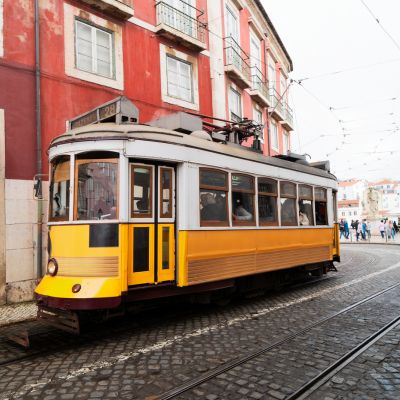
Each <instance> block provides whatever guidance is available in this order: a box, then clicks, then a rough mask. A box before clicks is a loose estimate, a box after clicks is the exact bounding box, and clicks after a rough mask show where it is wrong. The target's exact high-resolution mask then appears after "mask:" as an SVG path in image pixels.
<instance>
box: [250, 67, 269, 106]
mask: <svg viewBox="0 0 400 400" xmlns="http://www.w3.org/2000/svg"><path fill="white" fill-rule="evenodd" d="M268 87H269V84H268V80H267V79H266V78H265V76H264V75H263V73H262V72H261V71H260V70H259V69H258V67H257V66H253V67H251V91H250V94H251V95H252V93H256V92H258V93H260V94H261V96H263V98H264V99H265V100H266V101H267V103H270V98H269V89H268Z"/></svg>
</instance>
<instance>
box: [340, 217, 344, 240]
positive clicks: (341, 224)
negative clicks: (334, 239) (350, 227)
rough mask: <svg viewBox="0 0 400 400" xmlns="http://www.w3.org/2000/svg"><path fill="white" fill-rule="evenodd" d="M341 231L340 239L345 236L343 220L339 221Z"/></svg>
mask: <svg viewBox="0 0 400 400" xmlns="http://www.w3.org/2000/svg"><path fill="white" fill-rule="evenodd" d="M339 231H340V239H341V238H342V236H344V221H343V219H341V220H340V221H339Z"/></svg>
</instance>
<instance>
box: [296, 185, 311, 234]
mask: <svg viewBox="0 0 400 400" xmlns="http://www.w3.org/2000/svg"><path fill="white" fill-rule="evenodd" d="M302 186H304V187H307V188H309V189H311V196H303V195H302V194H301V187H302ZM297 197H298V199H297V202H300V200H310V201H311V210H312V219H313V221H312V222H313V223H312V224H311V223H310V224H309V225H300V218H299V216H300V215H299V216H298V218H297V221H298V225H299V226H301V227H303V226H315V205H314V186H312V185H308V184H306V183H299V184H298V185H297ZM298 213H299V214H300V207H299V210H298Z"/></svg>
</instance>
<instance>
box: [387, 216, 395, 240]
mask: <svg viewBox="0 0 400 400" xmlns="http://www.w3.org/2000/svg"><path fill="white" fill-rule="evenodd" d="M388 236H389V238H392V239H393V240H394V229H393V222H392V221H389V226H388Z"/></svg>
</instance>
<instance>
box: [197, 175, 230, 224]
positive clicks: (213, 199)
mask: <svg viewBox="0 0 400 400" xmlns="http://www.w3.org/2000/svg"><path fill="white" fill-rule="evenodd" d="M200 224H201V226H226V225H228V174H227V173H226V172H223V171H217V170H212V169H207V168H200Z"/></svg>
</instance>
